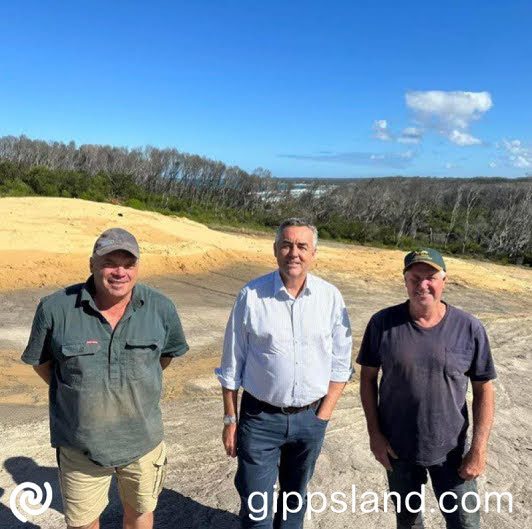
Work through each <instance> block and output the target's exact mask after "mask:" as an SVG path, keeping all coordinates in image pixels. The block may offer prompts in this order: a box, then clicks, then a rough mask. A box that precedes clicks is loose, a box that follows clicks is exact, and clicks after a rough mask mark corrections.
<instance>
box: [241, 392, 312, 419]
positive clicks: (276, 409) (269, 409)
mask: <svg viewBox="0 0 532 529" xmlns="http://www.w3.org/2000/svg"><path fill="white" fill-rule="evenodd" d="M244 398H246V399H248V400H249V401H250V402H254V403H255V404H256V405H260V407H261V409H262V411H265V412H266V413H284V414H285V415H293V414H294V413H300V412H302V411H306V410H310V409H317V408H318V407H319V405H320V404H321V401H322V398H320V399H318V400H315V401H314V402H311V403H310V404H307V405H306V406H274V405H273V404H269V403H268V402H264V401H262V400H259V399H256V398H255V397H254V396H253V395H252V394H251V393H248V392H247V391H244V393H243V395H242V399H244Z"/></svg>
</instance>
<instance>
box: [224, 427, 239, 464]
mask: <svg viewBox="0 0 532 529" xmlns="http://www.w3.org/2000/svg"><path fill="white" fill-rule="evenodd" d="M236 427H237V425H236V424H228V425H224V430H223V432H222V441H223V443H224V448H225V453H226V454H227V455H228V456H230V457H236Z"/></svg>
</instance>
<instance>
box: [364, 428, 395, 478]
mask: <svg viewBox="0 0 532 529" xmlns="http://www.w3.org/2000/svg"><path fill="white" fill-rule="evenodd" d="M369 446H370V448H371V451H372V452H373V455H374V456H375V459H376V460H377V461H378V462H379V463H380V464H381V465H382V466H383V467H384V468H385V469H386V470H390V471H391V470H392V465H391V463H390V459H389V457H388V456H392V457H393V458H394V459H397V455H396V453H395V452H394V451H393V448H392V447H391V445H390V443H389V442H388V439H386V437H384V435H382V434H381V433H380V432H378V433H374V434H373V435H371V436H370V438H369Z"/></svg>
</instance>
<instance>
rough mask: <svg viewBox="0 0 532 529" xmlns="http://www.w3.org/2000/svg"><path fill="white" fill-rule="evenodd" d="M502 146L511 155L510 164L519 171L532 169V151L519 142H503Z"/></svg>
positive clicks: (509, 156)
mask: <svg viewBox="0 0 532 529" xmlns="http://www.w3.org/2000/svg"><path fill="white" fill-rule="evenodd" d="M502 146H503V147H504V149H505V150H506V151H507V152H508V153H509V154H508V159H509V161H510V163H511V164H512V165H513V166H514V167H517V168H518V169H529V168H530V167H532V149H529V148H527V147H524V146H523V145H522V143H521V141H519V140H511V141H508V140H505V139H503V140H502Z"/></svg>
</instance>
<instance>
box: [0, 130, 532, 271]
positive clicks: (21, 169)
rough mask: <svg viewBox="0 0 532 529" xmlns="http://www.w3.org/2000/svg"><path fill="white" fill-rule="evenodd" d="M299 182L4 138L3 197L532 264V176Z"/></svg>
mask: <svg viewBox="0 0 532 529" xmlns="http://www.w3.org/2000/svg"><path fill="white" fill-rule="evenodd" d="M294 184H295V182H294V181H291V180H286V179H285V180H282V179H277V178H273V177H272V175H271V173H270V172H269V171H267V170H264V169H262V168H258V169H255V170H254V171H253V172H251V173H249V172H247V171H244V170H243V169H241V168H239V167H237V166H228V165H226V164H224V163H222V162H220V161H215V160H210V159H208V158H205V157H201V156H198V155H195V154H188V153H183V152H180V151H178V150H177V149H172V148H168V149H158V148H155V147H150V146H147V147H143V148H136V149H128V148H125V147H111V146H107V145H80V146H76V145H75V143H74V142H70V143H68V144H65V143H61V142H45V141H40V140H31V139H29V138H26V137H25V136H20V137H13V136H6V137H3V138H0V194H1V195H3V196H6V195H11V196H25V195H44V196H63V197H73V198H82V199H87V200H95V201H108V202H113V203H121V204H124V205H128V206H132V207H136V208H139V209H153V210H157V211H160V212H162V213H167V214H178V215H185V216H189V217H191V218H193V219H195V220H199V221H201V222H206V223H211V224H212V223H215V224H228V225H247V226H249V225H251V226H253V227H255V228H259V227H263V228H272V227H275V226H277V225H278V224H279V222H280V221H281V220H282V219H283V218H286V217H287V216H302V217H306V218H308V219H309V220H311V221H312V222H313V223H315V224H316V225H317V227H318V229H319V233H320V236H321V237H322V238H325V239H328V238H330V239H338V240H344V241H352V242H357V243H361V244H371V245H385V246H394V247H399V248H405V249H407V248H412V247H414V246H416V245H431V246H433V247H436V248H439V249H441V250H443V251H445V252H447V253H452V254H461V255H476V256H485V257H488V258H493V259H497V260H502V261H507V262H514V263H524V264H529V265H531V264H532V178H530V177H528V178H522V179H505V178H471V179H458V178H456V179H450V178H428V177H412V178H407V177H389V178H361V179H356V180H353V179H351V180H339V179H335V180H329V179H313V180H305V181H304V189H303V190H299V191H298V192H297V193H295V192H294Z"/></svg>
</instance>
